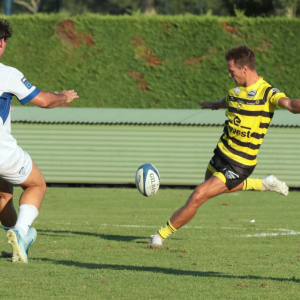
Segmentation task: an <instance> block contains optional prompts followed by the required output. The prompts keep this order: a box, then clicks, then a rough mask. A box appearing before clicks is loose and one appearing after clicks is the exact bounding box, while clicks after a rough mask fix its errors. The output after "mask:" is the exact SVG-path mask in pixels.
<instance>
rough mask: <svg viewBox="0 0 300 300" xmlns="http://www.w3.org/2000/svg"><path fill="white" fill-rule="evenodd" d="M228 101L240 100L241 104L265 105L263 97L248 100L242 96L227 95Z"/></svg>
mask: <svg viewBox="0 0 300 300" xmlns="http://www.w3.org/2000/svg"><path fill="white" fill-rule="evenodd" d="M229 101H232V102H242V103H243V104H250V105H265V103H266V101H265V100H264V99H257V100H248V99H244V98H238V97H234V96H232V95H229Z"/></svg>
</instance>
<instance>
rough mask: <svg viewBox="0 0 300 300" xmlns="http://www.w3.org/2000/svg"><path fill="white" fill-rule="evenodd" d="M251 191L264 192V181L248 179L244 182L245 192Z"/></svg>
mask: <svg viewBox="0 0 300 300" xmlns="http://www.w3.org/2000/svg"><path fill="white" fill-rule="evenodd" d="M249 190H255V191H262V190H263V184H262V180H261V179H253V178H247V179H246V180H245V181H244V186H243V191H249Z"/></svg>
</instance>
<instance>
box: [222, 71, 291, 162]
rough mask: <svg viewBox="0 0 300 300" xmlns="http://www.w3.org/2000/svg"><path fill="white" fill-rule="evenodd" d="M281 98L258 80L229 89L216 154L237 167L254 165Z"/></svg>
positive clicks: (279, 93) (280, 94)
mask: <svg viewBox="0 0 300 300" xmlns="http://www.w3.org/2000/svg"><path fill="white" fill-rule="evenodd" d="M281 97H286V95H285V94H284V93H281V92H280V91H279V90H277V89H276V88H273V87H272V86H271V85H270V84H268V83H267V82H266V81H264V80H263V78H261V77H260V78H259V80H258V81H257V82H256V83H255V84H254V85H252V86H250V87H242V86H239V87H236V88H234V89H231V90H229V92H228V95H227V97H226V100H227V102H228V106H229V107H228V109H227V111H226V115H227V117H228V120H227V121H226V122H225V127H224V133H223V135H222V136H221V138H220V140H219V142H218V150H219V153H220V154H221V155H222V154H223V156H224V157H225V158H226V159H227V160H228V161H230V162H232V163H234V164H236V165H238V166H241V167H252V166H255V165H256V163H257V159H256V157H257V154H258V150H259V148H260V145H261V144H262V141H263V139H264V136H265V134H266V133H267V130H268V127H269V124H270V122H271V120H272V117H273V115H274V111H275V107H276V105H278V100H279V99H280V98H281Z"/></svg>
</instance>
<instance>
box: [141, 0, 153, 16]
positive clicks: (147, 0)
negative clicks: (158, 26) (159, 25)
mask: <svg viewBox="0 0 300 300" xmlns="http://www.w3.org/2000/svg"><path fill="white" fill-rule="evenodd" d="M141 6H142V13H143V14H156V10H155V7H154V0H141Z"/></svg>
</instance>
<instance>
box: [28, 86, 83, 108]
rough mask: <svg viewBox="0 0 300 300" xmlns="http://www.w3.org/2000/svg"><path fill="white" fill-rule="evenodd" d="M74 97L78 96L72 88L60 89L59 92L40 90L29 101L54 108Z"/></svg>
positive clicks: (39, 105)
mask: <svg viewBox="0 0 300 300" xmlns="http://www.w3.org/2000/svg"><path fill="white" fill-rule="evenodd" d="M76 98H79V96H78V95H77V92H75V91H74V90H69V91H62V92H60V93H58V92H55V93H50V92H43V91H41V92H40V93H39V94H38V95H36V96H35V97H34V98H33V99H32V100H31V101H30V103H32V104H34V105H36V106H38V107H42V108H54V107H56V106H58V105H61V104H64V103H70V102H71V101H73V100H74V99H76Z"/></svg>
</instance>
